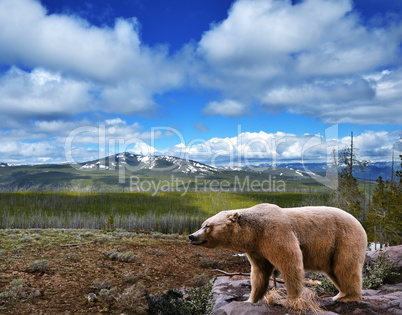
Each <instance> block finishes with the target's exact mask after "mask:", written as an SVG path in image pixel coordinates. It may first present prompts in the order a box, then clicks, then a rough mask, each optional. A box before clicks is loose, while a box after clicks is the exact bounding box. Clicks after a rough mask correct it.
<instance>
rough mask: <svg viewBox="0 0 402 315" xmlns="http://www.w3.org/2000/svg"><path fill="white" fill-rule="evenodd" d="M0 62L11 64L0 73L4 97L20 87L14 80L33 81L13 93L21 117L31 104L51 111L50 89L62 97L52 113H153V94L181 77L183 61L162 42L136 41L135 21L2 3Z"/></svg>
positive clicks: (27, 1) (22, 1) (29, 1)
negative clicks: (96, 20)
mask: <svg viewBox="0 0 402 315" xmlns="http://www.w3.org/2000/svg"><path fill="white" fill-rule="evenodd" d="M0 64H8V65H16V66H15V67H14V68H13V70H12V73H7V74H6V75H5V76H1V77H0V80H2V81H3V82H4V83H5V84H6V86H7V88H8V90H7V91H5V89H6V88H5V87H3V89H2V91H1V92H2V93H3V94H4V93H5V94H6V96H7V95H8V94H7V92H9V93H10V90H12V89H13V88H15V87H16V86H21V87H22V85H21V82H20V81H24V80H25V81H30V82H27V83H26V84H28V85H29V84H30V85H32V89H28V91H26V92H24V91H22V90H21V91H20V92H18V93H16V94H17V95H21V94H22V95H23V96H19V97H16V98H15V102H16V103H18V104H19V105H18V106H19V108H18V109H19V111H20V116H22V115H23V113H24V112H26V115H27V116H28V115H30V114H31V113H32V108H33V107H35V108H38V110H39V111H41V110H43V111H44V112H49V113H50V115H51V113H52V108H51V104H53V103H54V101H55V99H54V94H57V93H59V92H60V91H61V92H64V94H62V95H61V97H60V100H56V101H57V102H56V106H55V108H54V111H55V112H57V113H60V112H62V109H63V108H64V109H65V110H64V112H65V114H68V113H67V109H69V110H72V111H74V110H76V111H78V112H85V111H87V110H90V111H96V110H99V109H102V110H104V111H106V112H113V113H125V114H132V113H139V112H148V111H151V112H152V111H153V110H154V109H155V107H156V103H155V102H154V101H153V96H154V94H155V93H161V92H163V91H166V90H167V89H170V88H173V87H177V86H179V85H180V84H181V82H182V80H183V69H182V64H181V61H179V60H178V59H175V58H171V57H170V56H169V54H168V50H167V48H166V47H163V46H162V45H160V46H157V47H153V48H151V47H148V46H146V45H145V44H144V43H142V42H141V40H140V37H139V22H138V21H137V20H136V19H135V18H131V19H117V20H116V22H115V25H114V27H113V28H110V27H107V26H103V27H96V26H93V25H90V24H89V23H88V22H87V21H85V20H83V19H81V18H79V17H77V16H74V15H61V14H52V15H49V14H47V12H46V9H45V8H44V7H43V6H42V5H41V4H40V3H39V2H38V1H34V0H19V1H14V0H1V1H0ZM17 67H20V68H22V67H24V68H31V69H34V71H33V72H32V73H26V72H24V71H22V70H19V69H17ZM26 77H29V80H27V79H26ZM10 85H11V86H10ZM34 87H35V88H36V87H40V89H39V92H38V95H32V93H33V90H35V88H34ZM25 95H26V97H25ZM1 96H2V95H0V97H1ZM32 96H34V97H33V98H32ZM2 99H3V100H6V101H7V103H4V104H5V105H1V104H0V106H1V107H3V106H7V107H8V108H11V110H10V112H11V111H12V108H13V106H12V105H11V103H12V101H13V98H12V97H9V98H8V99H4V98H3V97H2ZM63 99H64V102H63ZM77 99H78V100H77ZM30 100H31V101H30ZM66 103H67V104H66ZM70 103H74V104H70ZM94 105H96V106H94ZM48 109H49V110H48Z"/></svg>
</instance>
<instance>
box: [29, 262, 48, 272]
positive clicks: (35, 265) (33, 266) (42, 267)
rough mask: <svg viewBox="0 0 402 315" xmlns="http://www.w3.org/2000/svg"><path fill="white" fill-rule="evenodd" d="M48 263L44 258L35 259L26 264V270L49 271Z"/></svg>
mask: <svg viewBox="0 0 402 315" xmlns="http://www.w3.org/2000/svg"><path fill="white" fill-rule="evenodd" d="M49 269H50V268H49V263H48V261H47V260H46V259H42V260H35V261H34V262H32V263H30V264H29V266H28V271H29V272H32V273H36V272H39V273H45V272H47V271H49Z"/></svg>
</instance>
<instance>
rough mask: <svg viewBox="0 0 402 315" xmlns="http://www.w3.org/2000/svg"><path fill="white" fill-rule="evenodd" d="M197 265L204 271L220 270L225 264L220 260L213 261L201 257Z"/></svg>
mask: <svg viewBox="0 0 402 315" xmlns="http://www.w3.org/2000/svg"><path fill="white" fill-rule="evenodd" d="M199 265H200V267H201V268H205V269H222V268H223V267H224V265H225V262H224V261H222V260H215V259H212V258H209V257H201V258H200V262H199Z"/></svg>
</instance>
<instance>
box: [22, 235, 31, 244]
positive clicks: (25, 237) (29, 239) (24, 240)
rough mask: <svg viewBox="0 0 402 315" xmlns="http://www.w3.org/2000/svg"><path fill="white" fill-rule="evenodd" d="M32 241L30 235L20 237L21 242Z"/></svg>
mask: <svg viewBox="0 0 402 315" xmlns="http://www.w3.org/2000/svg"><path fill="white" fill-rule="evenodd" d="M33 241H34V239H33V237H31V236H24V237H21V238H20V242H21V243H32V242H33Z"/></svg>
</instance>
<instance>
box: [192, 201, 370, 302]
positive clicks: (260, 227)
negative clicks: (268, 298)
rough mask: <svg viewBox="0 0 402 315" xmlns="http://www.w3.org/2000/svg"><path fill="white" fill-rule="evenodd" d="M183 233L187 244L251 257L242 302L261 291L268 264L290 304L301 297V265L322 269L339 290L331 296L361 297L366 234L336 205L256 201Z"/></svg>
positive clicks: (252, 299)
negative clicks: (277, 273) (283, 286)
mask: <svg viewBox="0 0 402 315" xmlns="http://www.w3.org/2000/svg"><path fill="white" fill-rule="evenodd" d="M189 238H190V240H191V244H193V245H200V246H204V247H207V248H215V247H220V248H226V249H230V250H234V251H237V252H243V253H246V254H247V257H248V259H249V261H250V263H251V294H250V298H249V300H248V302H252V303H256V302H258V301H259V300H261V299H262V298H263V297H264V295H265V294H266V293H267V291H268V282H269V278H270V276H271V274H272V272H273V269H274V266H275V267H277V268H278V269H279V271H280V273H281V274H282V277H283V279H284V281H285V284H286V288H287V292H288V293H287V294H288V296H287V300H288V305H290V306H293V305H297V301H298V299H299V298H300V297H301V292H302V284H303V280H304V270H310V271H321V272H324V273H325V274H327V275H328V277H329V278H330V279H331V281H332V282H333V283H334V284H335V286H336V287H337V288H338V290H339V294H338V295H337V296H335V297H334V300H337V301H342V302H348V301H357V300H360V299H361V297H362V296H361V287H362V267H363V263H364V258H365V252H366V246H367V236H366V232H365V231H364V229H363V227H362V226H361V224H360V223H359V221H357V220H356V219H355V218H354V217H353V216H352V215H350V214H349V213H347V212H345V211H343V210H341V209H337V208H330V207H302V208H280V207H278V206H276V205H273V204H259V205H256V206H254V207H251V208H248V209H239V210H229V211H222V212H220V213H218V214H216V215H215V216H213V217H211V218H209V219H207V220H206V221H205V222H204V223H203V224H202V228H201V229H200V230H198V231H197V232H195V233H194V234H191V235H190V236H189ZM296 308H297V307H296Z"/></svg>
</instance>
